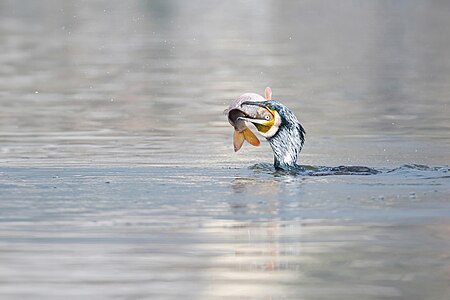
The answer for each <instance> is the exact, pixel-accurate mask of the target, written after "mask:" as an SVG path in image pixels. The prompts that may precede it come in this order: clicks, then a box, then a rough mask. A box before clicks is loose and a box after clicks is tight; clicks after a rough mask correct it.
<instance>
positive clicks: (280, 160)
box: [268, 122, 305, 170]
mask: <svg viewBox="0 0 450 300" xmlns="http://www.w3.org/2000/svg"><path fill="white" fill-rule="evenodd" d="M284 125H285V126H280V128H279V130H278V132H277V133H276V134H275V135H274V136H273V137H271V138H269V139H268V141H269V143H270V146H271V147H272V150H273V155H274V166H275V168H276V169H283V170H290V169H292V168H296V167H297V164H296V163H297V158H298V155H299V154H300V151H301V150H302V148H303V142H304V139H305V131H304V129H303V127H302V126H301V125H300V123H298V122H293V123H290V124H284Z"/></svg>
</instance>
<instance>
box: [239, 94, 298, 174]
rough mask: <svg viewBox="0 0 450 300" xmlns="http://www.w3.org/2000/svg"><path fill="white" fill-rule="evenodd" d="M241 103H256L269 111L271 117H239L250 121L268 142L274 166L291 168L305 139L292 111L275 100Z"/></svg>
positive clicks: (293, 166)
mask: <svg viewBox="0 0 450 300" xmlns="http://www.w3.org/2000/svg"><path fill="white" fill-rule="evenodd" d="M242 105H256V106H260V107H263V108H265V109H266V110H267V111H269V112H270V113H271V114H272V116H273V118H267V116H266V117H264V118H263V117H262V118H249V117H241V118H240V119H241V120H245V121H248V122H251V123H253V124H254V125H255V127H256V129H257V130H258V132H259V133H260V134H261V135H262V136H264V137H265V138H266V139H267V140H268V141H269V143H270V146H271V147H272V150H273V154H274V165H275V168H280V169H285V170H286V169H291V168H295V167H296V162H297V158H298V155H299V154H300V151H301V150H302V148H303V143H304V141H305V130H304V129H303V127H302V125H301V124H300V122H299V121H298V119H297V117H296V116H295V115H294V113H293V112H292V111H291V110H290V109H289V108H287V107H286V106H284V105H283V104H281V103H280V102H278V101H275V100H267V101H260V102H252V101H248V102H243V103H242Z"/></svg>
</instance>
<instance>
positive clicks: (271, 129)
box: [253, 109, 281, 138]
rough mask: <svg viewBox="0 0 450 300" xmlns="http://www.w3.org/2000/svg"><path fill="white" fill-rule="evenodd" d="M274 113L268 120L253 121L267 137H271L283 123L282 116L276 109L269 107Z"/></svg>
mask: <svg viewBox="0 0 450 300" xmlns="http://www.w3.org/2000/svg"><path fill="white" fill-rule="evenodd" d="M268 110H269V111H270V113H271V114H272V115H273V118H272V119H271V120H269V121H267V122H261V123H260V122H258V123H255V122H254V123H253V124H254V125H255V126H256V129H258V131H259V133H261V135H262V136H264V137H266V138H270V137H272V136H273V135H275V133H276V132H277V131H278V128H279V127H280V124H281V117H280V115H279V114H278V112H277V111H276V110H271V109H268Z"/></svg>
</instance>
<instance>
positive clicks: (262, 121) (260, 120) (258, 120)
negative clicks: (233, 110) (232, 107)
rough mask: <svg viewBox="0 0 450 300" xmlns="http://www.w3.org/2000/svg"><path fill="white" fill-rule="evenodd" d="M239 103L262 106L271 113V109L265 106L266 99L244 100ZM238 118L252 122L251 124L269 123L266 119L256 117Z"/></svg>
mask: <svg viewBox="0 0 450 300" xmlns="http://www.w3.org/2000/svg"><path fill="white" fill-rule="evenodd" d="M241 105H253V106H259V107H262V108H265V109H267V110H268V111H270V112H271V113H272V115H273V111H272V110H270V109H268V108H267V107H266V101H258V102H257V101H244V102H242V104H241ZM238 120H244V121H247V122H252V123H253V124H261V125H266V126H267V125H269V124H268V122H267V120H266V119H256V118H249V117H239V118H238Z"/></svg>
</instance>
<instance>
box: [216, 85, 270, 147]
mask: <svg viewBox="0 0 450 300" xmlns="http://www.w3.org/2000/svg"><path fill="white" fill-rule="evenodd" d="M271 97H272V90H271V89H270V88H269V87H267V88H266V90H265V97H263V96H261V95H259V94H256V93H245V94H242V95H240V96H239V97H237V98H236V99H234V100H233V101H231V103H230V106H229V107H228V109H226V110H225V111H224V114H226V115H228V122H229V123H230V124H231V125H232V126H233V127H234V135H233V146H234V151H235V152H237V151H239V149H241V147H242V145H243V144H244V140H245V141H247V142H248V143H250V144H251V145H253V146H259V145H260V144H261V142H260V141H259V139H258V137H257V136H256V135H255V134H254V133H253V132H252V131H251V130H250V128H248V127H247V124H246V123H245V121H244V120H243V119H241V118H252V119H265V120H267V121H270V120H273V118H274V116H273V115H272V113H271V112H270V111H269V110H267V109H266V108H263V107H259V106H255V105H245V104H242V103H243V102H245V101H247V102H248V101H251V102H260V101H265V100H270V99H271Z"/></svg>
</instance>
